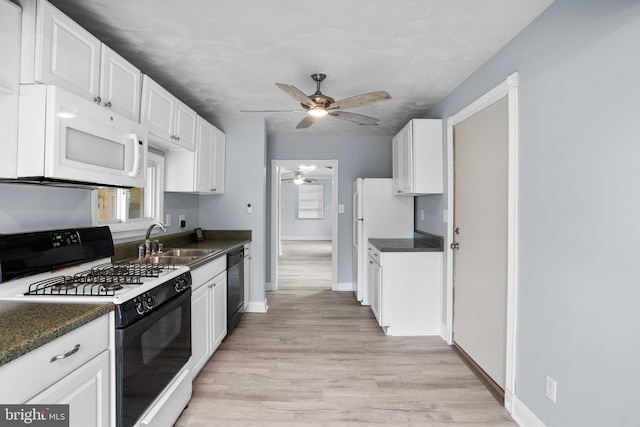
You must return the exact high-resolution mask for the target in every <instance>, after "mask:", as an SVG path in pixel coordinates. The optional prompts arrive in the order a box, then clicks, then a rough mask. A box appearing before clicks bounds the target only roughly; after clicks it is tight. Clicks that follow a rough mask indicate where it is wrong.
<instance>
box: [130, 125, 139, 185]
mask: <svg viewBox="0 0 640 427" xmlns="http://www.w3.org/2000/svg"><path fill="white" fill-rule="evenodd" d="M129 139H130V140H132V141H133V167H132V168H131V172H129V176H130V177H132V178H135V177H137V176H138V172H139V171H140V168H139V167H138V166H139V165H138V164H139V163H140V147H139V145H140V140H139V139H138V135H137V134H135V133H130V134H129Z"/></svg>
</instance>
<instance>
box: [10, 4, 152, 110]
mask: <svg viewBox="0 0 640 427" xmlns="http://www.w3.org/2000/svg"><path fill="white" fill-rule="evenodd" d="M20 3H21V4H22V7H23V15H22V39H23V43H22V58H21V82H22V83H34V82H35V83H44V84H49V85H55V86H59V87H62V88H63V89H66V90H68V91H70V92H73V93H75V94H77V95H79V96H81V97H82V98H84V99H89V100H92V101H93V102H95V103H97V104H99V105H101V106H103V107H105V108H108V109H111V110H112V111H114V112H115V113H118V114H120V115H122V116H125V117H127V118H129V119H131V120H133V121H136V122H137V121H139V118H140V107H139V106H140V70H138V69H137V68H136V67H135V66H133V65H132V64H131V63H129V62H128V61H127V60H125V59H124V58H123V57H121V56H120V55H118V54H117V53H116V52H114V51H113V50H111V49H110V48H109V47H108V46H106V45H104V44H103V43H101V42H100V40H98V39H97V38H96V37H94V36H93V35H91V34H90V33H89V32H88V31H87V30H85V29H84V28H82V27H81V26H80V25H78V24H77V23H75V22H74V21H73V20H72V19H71V18H69V17H68V16H66V15H65V14H64V13H62V12H61V11H60V10H58V9H57V8H56V7H54V6H52V5H51V4H50V3H49V2H47V1H45V0H37V1H36V0H32V1H28V0H22V1H21V2H20Z"/></svg>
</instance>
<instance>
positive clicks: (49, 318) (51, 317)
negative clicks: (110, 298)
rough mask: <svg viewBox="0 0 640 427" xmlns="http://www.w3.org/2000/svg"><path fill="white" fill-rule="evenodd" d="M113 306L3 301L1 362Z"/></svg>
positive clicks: (90, 319) (7, 360)
mask: <svg viewBox="0 0 640 427" xmlns="http://www.w3.org/2000/svg"><path fill="white" fill-rule="evenodd" d="M112 310H113V304H112V303H110V302H109V303H103V304H64V303H46V302H22V301H0V366H2V365H5V364H7V363H9V362H11V361H12V360H14V359H17V358H18V357H20V356H22V355H24V354H26V353H28V352H30V351H32V350H35V349H37V348H38V347H41V346H43V345H45V344H47V343H48V342H51V341H53V340H55V339H56V338H59V337H61V336H62V335H64V334H66V333H67V332H71V331H73V330H74V329H76V328H79V327H80V326H82V325H84V324H86V323H89V322H90V321H92V320H94V319H97V318H98V317H101V316H103V315H105V314H107V313H109V312H110V311H112Z"/></svg>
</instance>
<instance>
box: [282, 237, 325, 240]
mask: <svg viewBox="0 0 640 427" xmlns="http://www.w3.org/2000/svg"><path fill="white" fill-rule="evenodd" d="M280 240H331V236H287V237H281V238H280Z"/></svg>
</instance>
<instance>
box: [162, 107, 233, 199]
mask: <svg viewBox="0 0 640 427" xmlns="http://www.w3.org/2000/svg"><path fill="white" fill-rule="evenodd" d="M224 156H225V135H224V133H223V132H222V131H220V130H219V129H217V128H216V127H215V126H213V125H212V124H210V123H209V122H207V121H206V120H204V119H203V118H202V117H199V116H198V117H197V138H196V147H195V150H194V151H186V150H182V151H177V150H174V151H168V152H167V153H166V154H165V191H175V192H184V193H199V194H224V165H225V162H224Z"/></svg>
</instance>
